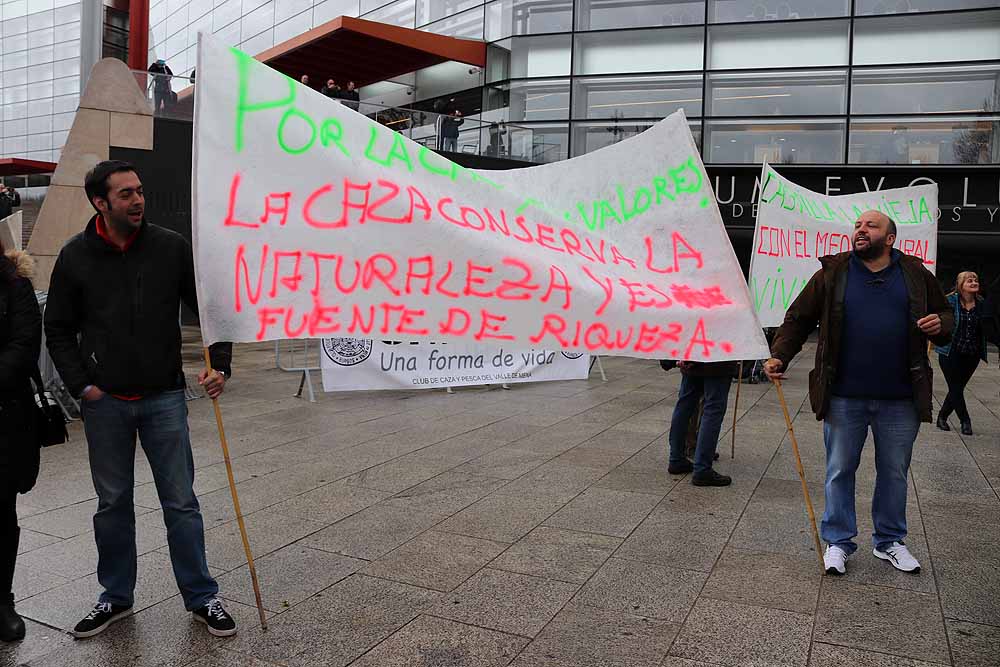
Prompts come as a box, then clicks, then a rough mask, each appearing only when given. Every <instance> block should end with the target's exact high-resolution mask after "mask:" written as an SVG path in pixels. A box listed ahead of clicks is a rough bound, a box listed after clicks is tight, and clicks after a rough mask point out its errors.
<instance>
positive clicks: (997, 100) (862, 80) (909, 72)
mask: <svg viewBox="0 0 1000 667" xmlns="http://www.w3.org/2000/svg"><path fill="white" fill-rule="evenodd" d="M853 76H854V78H853V91H852V92H851V113H857V114H890V113H893V114H895V113H901V114H903V113H966V112H973V111H985V112H993V113H997V112H1000V65H960V66H953V67H907V68H892V69H868V70H865V69H857V70H854V75H853Z"/></svg>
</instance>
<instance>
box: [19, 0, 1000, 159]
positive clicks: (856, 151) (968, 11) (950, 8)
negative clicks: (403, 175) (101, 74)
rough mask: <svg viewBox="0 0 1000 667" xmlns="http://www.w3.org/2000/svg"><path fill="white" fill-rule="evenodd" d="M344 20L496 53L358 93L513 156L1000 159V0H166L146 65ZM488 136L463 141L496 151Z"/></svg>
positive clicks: (256, 44) (258, 47)
mask: <svg viewBox="0 0 1000 667" xmlns="http://www.w3.org/2000/svg"><path fill="white" fill-rule="evenodd" d="M10 4H18V5H22V6H23V5H24V4H25V3H24V2H20V3H5V5H4V6H5V7H6V6H7V5H10ZM28 4H31V3H30V2H29V3H28ZM341 15H346V16H361V17H362V18H366V19H370V20H375V21H380V22H384V23H391V24H394V25H399V26H404V27H410V28H417V29H420V30H426V31H430V32H434V33H439V34H444V35H451V36H457V37H464V38H470V39H481V40H485V41H486V42H487V43H488V44H489V48H488V62H487V65H486V67H485V69H483V70H479V69H478V68H472V69H470V68H468V67H467V66H459V65H458V64H456V63H446V64H444V65H439V66H436V67H432V68H428V69H427V70H422V71H418V72H416V73H414V74H413V75H410V76H408V77H402V78H400V79H397V80H394V81H393V82H384V83H381V84H375V85H372V86H368V87H366V88H365V89H363V90H362V97H363V99H368V100H371V101H373V102H381V103H384V104H388V105H390V106H404V105H405V106H413V107H416V108H421V107H423V108H430V106H429V104H430V101H432V100H433V99H434V98H437V97H440V96H456V97H457V99H459V104H460V105H462V106H463V107H464V108H463V109H462V110H463V112H465V114H466V116H467V117H471V118H474V119H477V120H481V121H483V122H484V123H495V122H498V121H504V122H505V123H506V124H509V125H510V129H507V130H506V132H507V134H506V136H505V139H506V141H505V145H504V148H503V151H504V154H505V155H509V156H511V157H517V158H521V159H527V160H530V161H534V162H550V161H553V160H558V159H564V158H567V157H571V156H575V155H581V154H583V153H587V152H590V151H593V150H596V149H598V148H601V147H603V146H606V145H608V144H610V143H613V142H616V141H620V140H621V139H624V138H627V137H630V136H633V135H635V134H637V133H640V132H642V131H643V130H644V129H646V128H647V127H649V126H650V125H651V124H652V123H654V122H656V121H657V120H658V119H660V118H662V117H664V116H666V115H668V114H670V113H672V112H674V111H676V110H677V109H684V111H685V113H686V114H687V116H688V118H689V119H690V121H691V127H692V131H693V133H694V135H695V138H696V140H698V141H699V142H700V143H701V145H702V151H703V154H704V158H705V161H706V162H707V163H711V164H754V163H759V162H761V161H762V160H765V159H766V160H768V161H769V162H772V163H774V164H801V165H836V164H841V165H843V164H856V165H911V166H912V165H995V164H998V163H1000V1H998V0H493V1H491V2H485V3H484V2H482V1H480V0H394V1H392V2H388V3H385V2H383V1H382V0H323V1H317V0H270V1H267V0H223V1H220V0H216V1H215V2H214V3H211V2H200V1H188V0H152V2H151V9H150V33H151V34H150V53H149V57H150V60H152V59H155V58H157V57H162V58H165V59H166V60H167V62H168V64H169V65H170V66H171V68H172V70H173V71H174V73H175V74H187V73H189V72H190V71H191V69H192V68H193V67H194V66H195V43H196V40H197V33H198V31H199V30H209V31H211V32H213V33H215V34H216V35H217V36H218V37H220V38H222V39H223V40H224V41H225V42H227V43H229V44H231V45H234V46H238V47H239V48H241V49H243V50H244V51H247V52H249V53H251V54H255V53H259V52H261V51H263V50H265V49H268V48H270V47H272V46H274V45H275V44H279V43H281V42H283V41H285V40H287V39H290V38H292V37H295V36H297V35H299V34H301V33H303V32H305V31H306V30H309V29H310V28H313V27H315V26H318V25H320V24H322V23H324V22H326V21H329V20H331V19H333V18H336V17H337V16H341ZM5 24H6V21H5ZM5 34H6V28H5ZM5 86H6V82H5ZM5 103H6V102H5ZM475 127H486V125H484V124H477V125H476V126H475ZM13 129H15V130H19V129H20V128H19V127H16V128H13ZM480 131H483V132H485V130H479V129H472V130H467V131H466V132H465V134H464V135H463V140H464V142H466V143H468V144H469V145H470V146H471V145H475V146H476V150H479V151H483V152H485V151H486V150H487V147H488V146H489V144H490V142H489V141H488V140H487V139H485V138H482V137H479V136H475V137H472V136H471V135H472V134H478V133H479V132H480ZM22 136H23V135H22ZM38 145H40V144H38ZM495 148H496V147H495V146H494V149H495ZM8 152H9V151H8Z"/></svg>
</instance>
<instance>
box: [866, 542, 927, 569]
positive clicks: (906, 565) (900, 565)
mask: <svg viewBox="0 0 1000 667" xmlns="http://www.w3.org/2000/svg"><path fill="white" fill-rule="evenodd" d="M872 553H873V554H874V555H875V558H881V559H882V560H887V561H889V562H890V563H892V566H893V567H894V568H896V569H897V570H900V571H902V572H913V573H916V572H920V563H919V562H918V561H917V559H916V558H914V557H913V554H911V553H910V550H909V549H907V548H906V545H905V544H900V543H899V542H893V543H892V544H890V545H889V546H888V548H886V550H885V551H879V550H878V549H872Z"/></svg>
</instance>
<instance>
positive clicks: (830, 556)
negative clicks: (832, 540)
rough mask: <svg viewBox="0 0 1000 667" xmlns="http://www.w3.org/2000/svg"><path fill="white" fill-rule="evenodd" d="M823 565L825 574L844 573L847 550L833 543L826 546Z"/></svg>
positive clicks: (845, 571)
mask: <svg viewBox="0 0 1000 667" xmlns="http://www.w3.org/2000/svg"><path fill="white" fill-rule="evenodd" d="M823 566H824V567H826V573H827V574H836V575H841V574H846V573H847V552H846V551H844V550H843V549H841V548H840V547H838V546H835V545H833V544H831V545H829V546H827V548H826V552H825V553H824V554H823Z"/></svg>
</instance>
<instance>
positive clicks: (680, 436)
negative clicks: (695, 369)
mask: <svg viewBox="0 0 1000 667" xmlns="http://www.w3.org/2000/svg"><path fill="white" fill-rule="evenodd" d="M730 384H732V378H730V377H729V376H728V375H726V376H723V377H695V376H690V375H684V376H682V377H681V388H680V392H679V393H678V395H677V405H675V406H674V414H673V417H672V419H671V420H670V435H669V442H670V462H671V463H674V464H677V463H681V462H682V461H684V460H685V456H684V445H685V441H686V439H687V431H688V428H689V423H690V421H691V417H692V415H695V414H697V412H698V401H699V400H700V399H702V398H704V401H705V405H704V410H703V412H702V417H701V425H700V426H699V428H698V444H697V445H696V447H695V452H694V471H695V472H705V471H708V470H711V469H712V458H713V457H714V456H715V449H716V446H717V445H718V444H719V431H721V430H722V418H723V417H725V416H726V405H727V404H728V403H729V386H730Z"/></svg>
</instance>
